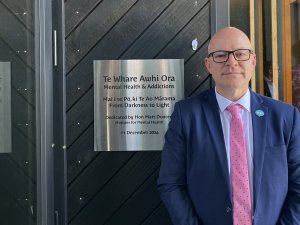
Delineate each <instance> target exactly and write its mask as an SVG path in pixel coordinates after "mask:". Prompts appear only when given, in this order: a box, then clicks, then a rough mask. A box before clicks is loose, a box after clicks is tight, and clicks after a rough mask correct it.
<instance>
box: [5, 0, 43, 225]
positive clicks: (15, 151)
mask: <svg viewBox="0 0 300 225" xmlns="http://www.w3.org/2000/svg"><path fill="white" fill-rule="evenodd" d="M31 2H32V3H33V2H34V1H31ZM31 2H30V1H18V0H2V1H0V21H1V23H0V61H2V62H10V63H11V120H12V152H11V153H5V154H0V178H1V184H0V198H1V204H0V221H1V222H0V223H1V224H3V225H10V224H14V225H21V224H22V225H24V224H26V225H33V224H36V208H37V207H36V146H35V142H36V140H35V137H36V133H35V126H36V125H35V124H36V121H35V94H36V93H35V72H34V65H35V62H34V55H35V54H34V51H35V50H34V34H33V27H34V26H33V25H34V18H33V14H34V10H33V8H32V5H31ZM0 126H2V124H0Z"/></svg>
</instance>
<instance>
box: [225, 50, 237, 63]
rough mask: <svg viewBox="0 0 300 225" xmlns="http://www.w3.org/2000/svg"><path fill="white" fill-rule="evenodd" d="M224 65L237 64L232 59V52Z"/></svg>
mask: <svg viewBox="0 0 300 225" xmlns="http://www.w3.org/2000/svg"><path fill="white" fill-rule="evenodd" d="M226 64H237V60H236V59H235V58H234V55H233V52H231V53H229V55H228V60H227V62H226Z"/></svg>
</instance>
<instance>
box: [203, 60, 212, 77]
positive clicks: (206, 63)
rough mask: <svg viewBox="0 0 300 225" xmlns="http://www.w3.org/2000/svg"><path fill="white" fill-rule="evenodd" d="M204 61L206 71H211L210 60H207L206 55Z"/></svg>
mask: <svg viewBox="0 0 300 225" xmlns="http://www.w3.org/2000/svg"><path fill="white" fill-rule="evenodd" d="M204 62H205V66H206V69H207V71H208V72H209V73H211V72H210V66H211V62H210V60H209V59H208V58H207V57H205V59H204Z"/></svg>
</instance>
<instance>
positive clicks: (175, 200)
mask: <svg viewBox="0 0 300 225" xmlns="http://www.w3.org/2000/svg"><path fill="white" fill-rule="evenodd" d="M184 116H187V115H184ZM182 118H183V116H182V115H181V110H180V104H179V103H176V104H175V108H174V112H173V114H172V116H171V121H170V123H169V128H168V131H167V133H166V135H165V145H164V148H163V151H162V160H161V168H160V174H159V179H158V190H159V192H160V194H161V199H162V201H163V202H164V204H165V206H166V208H167V210H168V212H169V215H170V217H171V220H172V222H173V224H174V225H187V224H189V225H201V224H202V223H200V221H199V218H198V217H197V215H196V213H195V210H194V208H193V204H192V201H191V199H190V196H189V194H188V189H187V177H186V159H187V156H186V151H187V145H188V143H187V137H186V130H185V129H184V125H183V122H182Z"/></svg>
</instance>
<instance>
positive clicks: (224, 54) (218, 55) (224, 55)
mask: <svg viewBox="0 0 300 225" xmlns="http://www.w3.org/2000/svg"><path fill="white" fill-rule="evenodd" d="M214 57H215V58H218V59H221V58H226V57H227V54H226V53H218V54H215V55H214Z"/></svg>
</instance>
